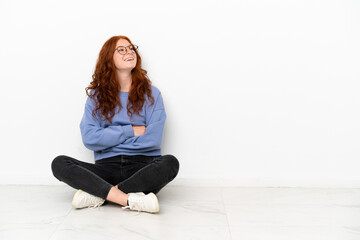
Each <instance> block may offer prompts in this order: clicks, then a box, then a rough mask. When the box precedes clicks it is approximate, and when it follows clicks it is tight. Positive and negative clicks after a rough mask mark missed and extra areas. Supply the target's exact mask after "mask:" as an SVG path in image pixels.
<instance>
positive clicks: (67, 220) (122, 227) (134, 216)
mask: <svg viewBox="0 0 360 240" xmlns="http://www.w3.org/2000/svg"><path fill="white" fill-rule="evenodd" d="M74 193H75V190H74V189H72V188H71V187H68V186H66V185H64V186H26V185H19V186H16V185H0V196H1V198H0V239H4V240H8V239H22V240H23V239H36V240H40V239H73V240H81V239H87V240H88V239H96V240H100V239H112V240H113V239H126V240H131V239H156V240H157V239H166V240H173V239H181V240H184V239H206V240H211V239H217V240H218V239H221V240H222V239H239V240H240V239H241V240H242V239H244V240H254V239H257V240H268V239H274V240H281V239H285V240H291V239H304V240H312V239H316V240H320V239H324V240H332V239H336V240H350V239H351V240H355V239H356V240H359V239H360V189H340V188H338V189H335V188H334V189H324V188H219V187H207V188H203V187H180V186H167V187H165V188H164V189H163V190H162V191H161V192H160V193H159V194H158V198H159V201H160V213H158V214H148V213H137V212H133V211H129V210H123V209H121V207H120V206H118V205H115V204H112V203H108V204H105V205H103V206H101V207H100V208H97V209H81V210H75V209H72V207H71V200H72V196H73V194H74Z"/></svg>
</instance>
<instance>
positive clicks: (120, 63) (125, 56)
mask: <svg viewBox="0 0 360 240" xmlns="http://www.w3.org/2000/svg"><path fill="white" fill-rule="evenodd" d="M124 47H125V50H124ZM130 48H132V45H131V44H130V43H129V42H128V41H127V40H125V39H119V40H118V41H117V43H116V47H115V49H118V50H119V51H120V52H121V53H119V51H118V50H117V51H115V52H114V56H113V58H114V63H115V67H116V69H117V70H120V71H131V70H132V69H133V68H134V67H135V66H136V61H137V58H136V53H135V50H130Z"/></svg>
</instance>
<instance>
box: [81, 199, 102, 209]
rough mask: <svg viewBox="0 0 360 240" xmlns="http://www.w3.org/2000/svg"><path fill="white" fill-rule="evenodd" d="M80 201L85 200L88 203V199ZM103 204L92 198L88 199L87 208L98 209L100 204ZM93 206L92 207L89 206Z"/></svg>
mask: <svg viewBox="0 0 360 240" xmlns="http://www.w3.org/2000/svg"><path fill="white" fill-rule="evenodd" d="M81 200H82V201H85V200H88V201H89V198H83V199H81ZM103 203H104V201H101V202H100V201H99V200H98V199H97V198H96V197H94V196H92V197H91V198H90V205H89V206H88V208H98V207H100V206H101V205H102V204H103ZM91 205H93V206H91Z"/></svg>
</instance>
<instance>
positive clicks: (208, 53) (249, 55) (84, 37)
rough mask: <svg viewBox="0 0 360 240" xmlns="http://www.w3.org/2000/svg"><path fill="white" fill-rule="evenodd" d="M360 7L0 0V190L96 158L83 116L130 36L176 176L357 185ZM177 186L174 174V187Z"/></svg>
mask: <svg viewBox="0 0 360 240" xmlns="http://www.w3.org/2000/svg"><path fill="white" fill-rule="evenodd" d="M359 16H360V2H359V1H356V0H353V1H350V0H337V1H328V0H308V1H305V0H304V1H301V0H298V1H295V0H292V1H291V0H283V1H281V0H275V1H268V0H263V1H260V0H242V1H239V0H236V1H235V0H232V1H229V0H228V1H209V0H207V1H189V0H182V1H176V2H173V1H146V0H143V1H70V0H66V1H45V0H44V1H39V0H33V1H26V0H14V1H6V0H5V1H4V0H1V1H0V27H1V38H0V66H1V71H0V81H1V94H0V103H1V120H0V121H1V122H0V124H1V140H0V141H1V142H0V144H1V145H0V146H1V167H0V183H1V184H63V183H60V182H59V181H58V180H57V179H55V177H53V175H52V172H51V167H50V166H51V161H52V160H53V159H54V158H55V157H56V156H57V155H60V154H65V155H69V156H72V157H74V158H77V159H79V160H82V161H86V162H93V161H94V160H93V153H92V152H91V151H90V150H88V149H86V148H85V147H84V145H83V143H82V140H81V135H80V129H79V123H80V120H81V117H82V114H83V110H84V104H85V100H86V94H85V87H86V86H88V84H89V83H90V81H91V75H92V73H93V70H94V67H95V63H96V59H97V56H98V53H99V51H100V49H101V47H102V45H103V44H104V43H105V41H106V40H107V39H109V38H110V37H111V36H114V35H126V36H128V37H129V38H130V39H131V40H132V41H133V43H135V44H137V45H138V46H139V51H140V54H141V56H142V58H143V67H144V68H145V69H146V70H148V75H149V77H150V79H151V80H152V82H153V84H154V85H155V86H157V87H158V88H159V89H160V90H161V92H162V95H163V98H164V102H165V108H166V111H167V115H168V118H167V122H166V125H165V132H164V139H163V154H168V153H169V154H173V155H175V156H176V157H177V158H178V159H179V161H180V164H181V169H180V172H179V175H178V178H177V180H176V181H177V182H178V183H180V184H203V185H207V184H209V185H210V184H211V185H214V184H215V185H216V184H219V185H240V186H313V187H317V186H335V187H359V186H360V174H359V170H360V169H359V167H360V164H359V160H360V152H359V146H360V127H359V122H360V113H359V105H360V95H359V90H360V83H359V79H360V68H359V66H360V44H359V42H360V17H359ZM176 181H175V182H176Z"/></svg>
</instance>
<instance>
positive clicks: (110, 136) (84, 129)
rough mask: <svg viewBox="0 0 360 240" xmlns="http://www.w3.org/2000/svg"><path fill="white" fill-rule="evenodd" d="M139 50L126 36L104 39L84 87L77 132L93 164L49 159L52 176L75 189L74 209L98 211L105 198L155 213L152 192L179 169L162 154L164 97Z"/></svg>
mask: <svg viewBox="0 0 360 240" xmlns="http://www.w3.org/2000/svg"><path fill="white" fill-rule="evenodd" d="M137 48H138V47H137V46H136V45H134V44H132V42H131V41H130V39H129V38H127V37H125V36H114V37H111V38H110V39H109V40H107V41H106V42H105V44H104V45H103V47H102V49H101V51H100V54H99V58H98V60H97V63H96V67H95V71H94V74H93V75H92V81H91V83H90V85H89V86H88V87H87V88H86V94H87V96H88V97H87V101H86V104H85V111H84V115H83V118H82V120H81V123H80V130H81V136H82V140H83V143H84V145H85V146H86V147H87V148H89V149H91V150H93V151H94V158H95V164H91V163H87V162H82V161H79V160H77V159H74V158H72V157H69V156H65V155H60V156H57V157H56V158H55V159H54V160H53V161H52V164H51V168H52V172H53V174H54V176H55V177H56V178H57V179H58V180H60V181H62V182H65V183H67V184H68V185H70V186H71V187H73V188H75V189H79V190H78V191H77V192H76V193H75V195H74V197H73V201H72V205H73V207H74V208H84V207H99V206H101V205H102V204H103V203H104V202H105V201H106V200H107V201H111V202H114V203H117V204H119V205H121V206H124V207H123V208H128V209H130V210H137V211H145V212H150V213H156V212H158V211H159V203H158V199H157V197H156V195H155V194H156V193H157V192H159V191H160V189H162V188H163V187H164V186H165V185H166V184H168V183H169V182H170V181H172V180H173V179H174V178H175V177H176V175H177V173H178V171H179V162H178V160H177V159H176V158H175V157H174V156H173V155H161V142H162V135H163V128H164V123H165V119H166V113H165V109H164V104H163V99H162V97H161V93H160V91H159V89H158V88H156V87H155V86H152V85H151V81H150V79H149V78H148V77H147V75H146V73H147V71H146V70H144V69H142V68H141V57H140V55H139V53H138V51H137ZM89 91H90V93H89Z"/></svg>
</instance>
